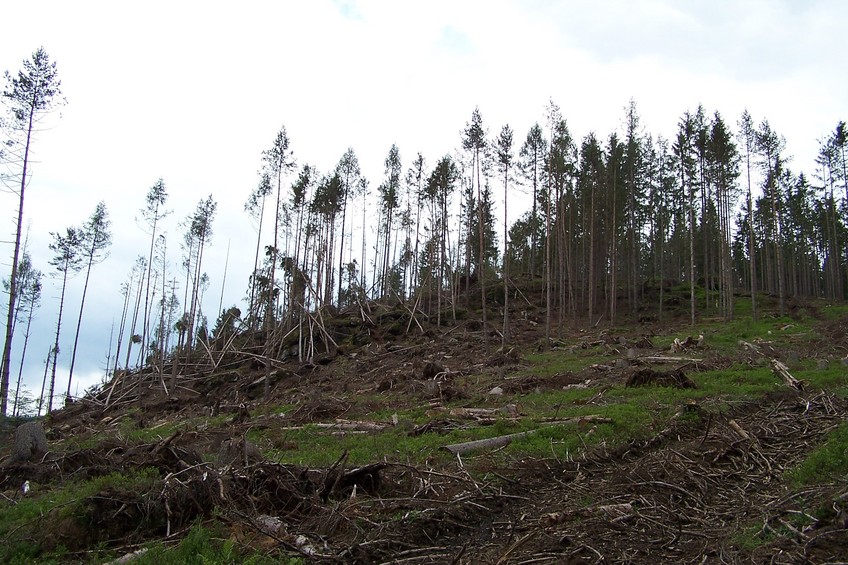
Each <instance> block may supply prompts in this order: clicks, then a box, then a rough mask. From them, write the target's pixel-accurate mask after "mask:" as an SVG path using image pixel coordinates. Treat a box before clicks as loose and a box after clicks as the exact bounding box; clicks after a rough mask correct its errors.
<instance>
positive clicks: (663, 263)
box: [0, 47, 848, 565]
mask: <svg viewBox="0 0 848 565" xmlns="http://www.w3.org/2000/svg"><path fill="white" fill-rule="evenodd" d="M62 73H64V70H63V68H62V67H61V66H59V65H57V62H56V61H54V60H53V58H52V57H51V55H50V54H48V52H47V50H46V49H44V48H43V47H42V48H39V49H37V50H36V51H35V52H34V53H33V54H32V56H31V57H30V58H27V59H26V60H24V61H23V64H22V66H21V68H20V69H19V70H17V71H15V72H14V73H13V72H11V71H10V72H7V73H6V75H5V81H4V83H3V89H2V93H0V98H2V104H3V106H2V108H3V112H2V114H0V134H2V144H0V181H2V189H3V191H4V194H3V197H4V198H6V200H5V201H9V202H14V210H5V211H6V212H7V215H8V216H9V217H10V218H11V223H10V224H9V225H11V226H12V230H11V232H10V235H9V238H8V241H6V240H4V241H3V244H4V245H3V246H2V248H0V249H2V250H4V253H5V252H6V251H5V250H8V252H9V258H8V259H4V260H3V263H2V265H3V268H4V269H6V265H7V264H8V266H9V267H8V272H7V271H6V270H4V271H3V276H2V284H3V291H4V293H5V294H4V305H3V308H2V309H0V311H2V314H3V316H4V318H5V324H4V327H5V332H4V344H3V357H2V374H0V377H1V378H0V561H2V562H8V563H108V564H110V565H111V564H117V563H135V564H140V565H143V564H145V563H150V564H157V565H159V564H162V563H165V564H169V563H174V564H177V563H189V562H191V563H200V562H203V563H214V564H218V563H221V564H224V563H237V562H238V563H241V562H244V563H254V564H263V563H269V564H270V563H289V564H292V565H294V564H297V565H305V564H306V563H327V564H340V563H352V564H370V563H385V564H388V563H397V564H419V563H420V564H424V563H450V564H452V565H459V564H465V565H472V564H477V563H496V564H498V565H503V564H507V563H509V564H513V565H529V564H531V563H534V564H535V563H542V564H544V563H551V564H552V563H574V564H576V563H597V564H600V563H650V564H652V565H653V564H656V563H702V564H703V563H781V564H790V563H837V562H840V563H841V562H843V561H840V559H844V556H845V555H846V554H848V521H846V516H848V490H846V489H848V481H846V476H845V469H846V466H848V455H846V454H848V424H846V422H847V421H848V373H846V367H848V334H847V333H846V327H848V302H846V298H848V126H846V122H845V121H843V120H842V117H843V116H833V120H832V127H831V128H830V129H829V130H828V131H822V132H821V135H820V138H819V139H818V140H817V141H816V145H813V144H809V143H808V145H807V146H808V147H813V146H817V148H818V150H817V153H816V154H815V155H803V156H798V155H792V154H790V152H789V151H788V149H787V140H786V139H785V138H784V136H783V135H782V133H781V132H780V131H779V130H777V129H775V127H773V126H772V124H771V123H770V121H769V116H765V115H756V113H755V112H754V111H752V112H749V111H748V110H744V111H742V112H741V113H740V114H739V115H733V116H730V115H723V114H722V113H720V112H719V111H716V110H714V109H711V108H709V107H705V106H704V105H701V104H698V103H697V101H681V104H685V103H687V102H693V104H692V106H691V108H690V109H689V110H686V111H683V112H682V114H681V115H680V116H679V117H678V118H677V120H676V123H673V124H654V123H647V120H645V119H643V117H642V116H641V115H640V107H639V104H638V102H637V100H636V99H635V98H631V99H630V100H629V101H628V102H626V105H625V106H624V107H622V108H621V109H620V110H615V109H610V111H612V112H614V111H618V112H619V113H620V120H619V122H618V123H619V127H617V128H614V129H611V130H607V131H588V132H580V133H577V132H575V131H573V130H572V129H571V128H570V126H569V114H571V113H579V111H580V109H579V108H568V107H561V106H560V105H559V104H558V103H557V101H556V95H554V96H553V97H552V98H551V99H550V100H549V101H548V103H547V104H546V105H545V106H544V107H542V108H540V109H539V114H538V118H537V119H536V120H533V121H531V122H530V123H508V124H507V123H491V122H490V121H487V119H486V108H485V107H473V108H468V112H467V118H466V119H465V120H464V121H461V122H459V123H456V124H455V127H454V128H453V130H448V131H444V136H443V147H444V150H443V151H442V152H439V153H436V154H426V155H425V154H423V153H422V152H419V151H418V150H417V149H416V148H415V147H405V146H404V147H401V146H399V145H398V144H397V143H396V142H394V141H393V140H391V139H386V140H385V148H386V150H385V153H384V157H383V158H382V159H381V160H379V161H378V162H372V159H367V162H366V159H364V158H363V159H361V158H360V157H359V156H358V154H357V149H356V147H357V143H358V140H357V139H351V140H350V145H349V147H348V148H347V149H346V150H345V151H343V152H342V154H341V155H339V156H338V160H337V161H335V160H333V161H332V162H320V163H318V162H311V161H312V160H313V159H314V156H312V155H308V154H306V153H307V152H304V154H301V153H299V145H298V139H297V136H296V135H293V134H292V130H289V129H287V127H286V125H285V124H279V126H277V125H276V124H275V126H274V131H275V135H273V136H270V138H269V139H267V140H262V142H263V144H264V145H263V147H264V149H263V150H262V151H261V152H258V153H257V154H256V156H255V167H256V171H257V173H256V177H255V181H254V184H253V185H252V186H247V187H233V188H231V189H230V190H231V191H236V192H237V191H241V192H238V194H239V197H240V199H241V201H242V202H243V207H242V208H241V209H238V207H233V206H231V205H227V204H226V202H227V200H224V199H222V195H220V194H218V195H216V194H215V193H209V194H208V195H205V194H206V192H207V191H206V190H204V191H203V193H204V196H203V197H202V198H200V199H199V200H198V201H197V202H196V206H194V207H193V208H191V207H189V208H186V209H179V208H177V207H176V206H175V204H174V200H175V198H174V197H175V196H178V195H179V191H180V190H181V189H180V187H179V186H175V185H177V184H178V183H174V185H172V184H171V181H170V180H169V178H167V177H166V176H165V175H163V176H162V177H161V178H151V179H149V184H148V185H147V189H146V192H144V193H133V192H132V191H130V190H122V189H121V190H119V189H116V190H115V192H114V193H110V194H103V197H102V200H101V201H100V202H98V203H97V204H96V205H95V206H94V207H93V210H92V211H91V212H90V215H88V216H87V217H79V218H70V217H69V215H68V214H65V215H62V216H61V217H62V219H63V221H66V223H65V224H63V225H56V226H55V227H54V228H52V229H51V230H50V231H49V234H38V233H32V232H31V231H30V228H29V227H28V226H29V225H30V224H29V223H28V221H27V219H28V217H30V214H31V212H29V210H30V209H31V206H32V202H33V201H38V200H39V198H40V195H39V189H40V188H41V185H38V184H36V183H31V181H32V179H33V178H37V176H38V175H39V173H40V171H41V170H42V169H41V168H40V166H41V165H40V163H39V161H38V158H37V157H38V156H39V153H38V148H39V144H40V143H43V139H44V138H45V137H47V136H49V135H51V134H53V133H54V131H55V130H56V129H59V128H61V127H62V120H61V119H60V113H61V110H62V109H63V108H65V107H66V106H67V105H68V104H72V103H73V102H69V101H68V100H66V99H65V94H64V91H63V88H64V86H63V83H62V80H61V79H62V78H64V76H63V74H62ZM756 103H757V101H756V100H752V101H751V104H752V108H753V104H756ZM293 111H294V110H293ZM316 119H317V118H316ZM321 126H322V127H324V124H321ZM269 131H270V130H269ZM659 131H664V132H669V131H671V132H673V133H672V134H671V135H668V133H666V134H665V135H661V134H659V133H657V132H659ZM807 141H810V140H807ZM362 154H363V153H360V155H362ZM796 159H797V160H798V161H800V160H802V159H803V161H804V162H810V163H814V168H813V170H800V169H798V168H796V167H795V166H794V163H795V162H796ZM215 166H216V167H227V166H228V163H215ZM251 178H252V177H251ZM52 182H59V181H57V180H56V179H53V180H52ZM231 195H232V193H229V194H227V195H226V196H227V197H229V196H231ZM178 202H179V200H178ZM127 206H131V207H132V208H133V210H134V211H135V224H136V225H135V226H130V227H129V228H127V226H124V225H121V224H122V222H121V221H119V220H116V219H115V218H116V216H114V215H113V214H114V213H113V211H114V210H116V209H117V208H118V207H122V208H126V207H127ZM42 210H43V208H42ZM124 217H126V216H124ZM233 222H236V223H237V224H238V225H239V226H241V225H248V226H250V227H251V228H252V232H251V235H250V237H248V238H245V237H244V236H243V235H240V236H238V237H237V238H235V239H233V238H231V237H230V235H229V234H227V233H226V228H224V227H222V226H226V225H229V226H232V224H233ZM125 223H128V222H125ZM175 226H176V229H175ZM128 234H129V235H128ZM132 234H134V235H132ZM48 235H49V243H47V244H46V245H42V243H44V242H45V241H48ZM126 238H134V239H133V241H132V242H131V243H130V244H129V246H127V245H126V242H123V241H122V239H126ZM228 241H229V243H228ZM34 242H41V243H39V244H38V245H40V246H41V247H43V248H44V249H41V248H39V247H38V246H37V245H36V243H34ZM116 244H122V245H124V247H122V249H127V248H131V249H133V253H132V257H130V256H129V255H128V254H127V253H125V252H120V253H113V250H114V249H115V248H116V247H117V245H116ZM216 246H217V247H216ZM222 246H223V247H224V248H226V249H227V251H226V260H225V262H224V264H220V261H216V260H214V259H211V258H212V257H218V258H220V256H221V255H220V254H214V253H213V250H217V249H220V248H221V247H222ZM44 257H49V259H47V260H46V261H45V260H43V258H44ZM231 257H233V258H238V259H239V261H240V263H239V264H240V265H245V264H247V263H248V262H249V263H250V265H251V266H250V268H249V270H246V271H243V270H242V269H241V268H231V266H230V264H229V261H230V258H231ZM115 273H119V275H118V276H119V277H120V281H121V282H120V285H119V287H117V288H106V287H104V285H103V284H101V283H100V282H99V281H100V280H101V279H102V278H103V277H105V276H107V275H110V276H112V277H113V278H114V275H115ZM222 273H223V276H221V274H222ZM221 279H223V280H221ZM225 283H226V284H227V285H229V286H230V287H232V286H236V287H238V288H239V293H240V295H241V300H239V301H237V302H235V303H230V302H229V300H228V301H226V302H225V300H224V296H225V293H224V285H225ZM104 288H106V290H104ZM106 294H109V295H110V296H111V298H114V299H115V300H112V301H109V300H107V299H106V297H105V295H106ZM107 303H108V304H119V308H118V309H117V310H116V311H114V312H109V314H110V315H111V317H112V320H113V323H112V328H111V330H110V331H109V339H108V342H107V343H102V344H99V347H100V348H101V350H102V352H103V358H104V359H105V363H102V378H101V379H100V381H99V382H98V383H95V384H93V385H91V384H90V382H89V381H85V380H84V377H83V375H82V374H81V373H83V371H82V370H81V369H80V367H81V366H82V365H83V362H84V361H86V360H87V359H86V357H87V356H90V355H91V354H90V351H91V348H92V345H91V343H89V342H88V341H87V340H86V337H85V336H86V335H87V334H86V332H85V328H86V325H87V324H89V323H95V322H92V321H91V320H92V319H93V317H94V316H93V314H95V313H96V314H98V317H97V319H99V320H101V322H100V323H101V324H102V320H103V319H105V318H104V315H103V314H104V313H103V311H102V310H104V309H105V307H104V304H107ZM39 317H40V318H41V322H39V321H38V319H39ZM45 319H49V328H50V331H49V335H45V334H47V333H48V332H45V331H44V330H43V328H44V327H45V326H44V320H45ZM39 323H41V325H40V326H38V325H34V324H39ZM37 328H41V329H37ZM100 329H101V331H102V332H104V333H105V329H104V328H102V327H101V328H100ZM36 340H41V341H36ZM48 340H49V342H50V343H49V351H47V352H46V357H45V351H43V349H44V348H45V346H42V345H39V346H38V349H39V350H34V349H35V348H34V347H33V346H32V345H33V343H39V344H41V343H45V342H46V341H48ZM33 359H36V360H33ZM32 366H38V373H39V375H38V378H39V380H38V382H35V381H34V380H33V377H32V374H33V372H32V371H30V370H28V368H29V367H32ZM75 369H76V371H77V373H76V374H75ZM42 371H43V373H42ZM80 382H85V386H84V387H82V388H84V390H82V391H80V388H81V387H80V384H79V383H80Z"/></svg>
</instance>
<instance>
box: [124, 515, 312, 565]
mask: <svg viewBox="0 0 848 565" xmlns="http://www.w3.org/2000/svg"><path fill="white" fill-rule="evenodd" d="M220 535H221V534H220V533H219V532H216V531H214V530H212V529H209V528H207V527H204V526H203V525H201V524H195V525H194V526H193V527H192V528H191V530H189V532H188V535H186V537H185V538H183V539H182V541H180V543H179V545H177V546H176V547H172V548H168V547H166V546H165V545H163V544H162V543H155V544H152V545H150V546H148V548H147V551H146V552H145V553H144V554H142V555H141V556H140V557H138V558H137V559H134V560H133V561H132V562H133V563H134V564H136V565H231V564H233V563H243V564H245V565H272V564H274V565H276V564H280V563H282V564H283V565H303V563H304V561H303V560H302V559H300V558H288V559H287V558H285V557H283V558H272V557H270V556H268V555H264V554H261V553H252V554H250V553H245V552H244V551H242V550H240V549H239V548H238V547H237V546H236V544H235V543H234V542H233V541H232V540H231V539H222V538H221V537H220Z"/></svg>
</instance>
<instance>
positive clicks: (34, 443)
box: [10, 422, 48, 462]
mask: <svg viewBox="0 0 848 565" xmlns="http://www.w3.org/2000/svg"><path fill="white" fill-rule="evenodd" d="M47 450H48V447H47V437H46V436H45V435H44V429H43V428H42V427H41V424H40V423H38V422H27V423H25V424H21V425H20V426H18V427H17V428H16V429H15V439H14V444H13V445H12V458H11V460H10V462H15V461H29V460H30V459H33V458H35V457H40V456H43V455H44V454H45V453H47Z"/></svg>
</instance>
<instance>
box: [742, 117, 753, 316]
mask: <svg viewBox="0 0 848 565" xmlns="http://www.w3.org/2000/svg"><path fill="white" fill-rule="evenodd" d="M739 141H740V145H741V149H742V154H743V155H744V160H745V175H746V186H747V189H748V192H747V197H748V219H747V221H748V262H749V265H748V269H749V272H750V278H751V280H750V285H751V317H752V318H753V319H754V321H756V320H757V261H756V257H755V248H756V244H755V240H754V217H753V214H754V201H753V198H752V196H751V158H752V157H753V156H754V152H755V150H756V142H757V132H756V128H755V127H754V120H753V118H751V114H749V113H748V110H744V111H743V112H742V118H741V119H740V120H739Z"/></svg>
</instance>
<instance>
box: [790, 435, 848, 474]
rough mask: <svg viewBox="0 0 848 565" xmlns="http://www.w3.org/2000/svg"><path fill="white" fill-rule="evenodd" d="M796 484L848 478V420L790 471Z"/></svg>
mask: <svg viewBox="0 0 848 565" xmlns="http://www.w3.org/2000/svg"><path fill="white" fill-rule="evenodd" d="M787 478H788V479H789V480H790V482H791V483H792V484H794V485H795V486H798V487H800V486H804V485H813V484H821V483H827V482H830V481H834V480H845V479H847V478H848V422H846V423H843V424H841V425H840V426H839V427H837V428H836V429H835V430H833V431H832V432H830V433H829V434H828V436H827V439H826V440H825V442H824V443H823V444H822V445H820V446H818V447H816V448H815V449H813V450H812V451H811V452H810V453H809V454H808V455H807V457H806V459H804V461H803V462H802V463H801V464H800V465H798V466H797V467H795V468H794V469H792V470H791V471H789V473H788V474H787Z"/></svg>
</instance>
